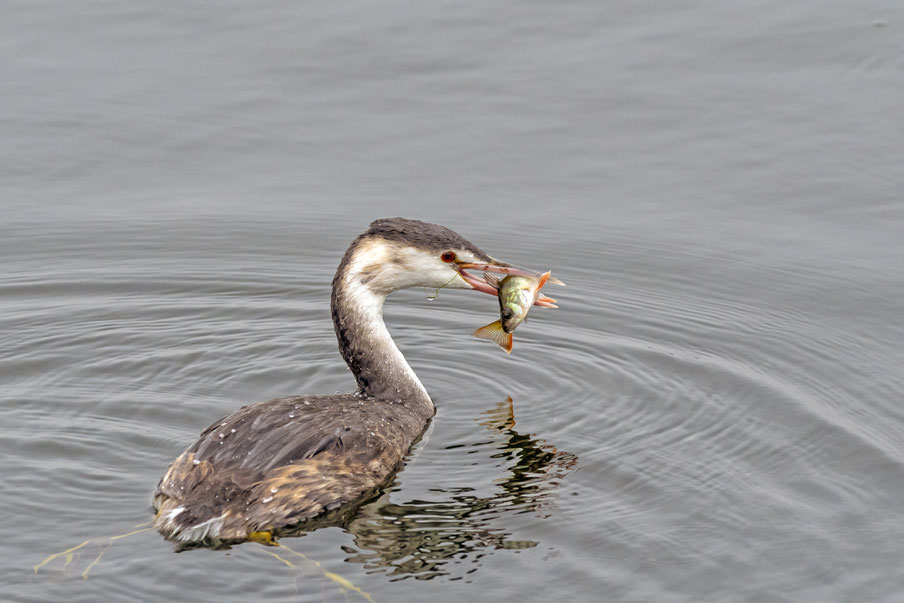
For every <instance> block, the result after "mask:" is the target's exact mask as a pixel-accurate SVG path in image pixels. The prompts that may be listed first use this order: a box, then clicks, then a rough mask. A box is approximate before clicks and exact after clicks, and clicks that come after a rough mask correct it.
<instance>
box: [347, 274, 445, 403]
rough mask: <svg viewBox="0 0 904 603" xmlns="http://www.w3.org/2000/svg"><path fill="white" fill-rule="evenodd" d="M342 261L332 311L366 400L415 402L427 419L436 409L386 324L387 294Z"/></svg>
mask: <svg viewBox="0 0 904 603" xmlns="http://www.w3.org/2000/svg"><path fill="white" fill-rule="evenodd" d="M362 280H363V279H361V278H360V275H358V274H356V273H355V271H354V270H353V269H350V267H349V263H348V262H343V263H342V264H341V265H340V266H339V270H338V271H337V272H336V277H335V278H334V279H333V294H332V298H331V304H330V307H331V310H332V314H333V326H334V327H335V329H336V337H337V338H338V339H339V352H340V353H341V354H342V358H343V359H344V360H345V363H346V364H347V365H348V368H349V369H350V370H351V371H352V374H353V375H354V376H355V380H356V381H357V382H358V388H359V390H360V392H362V393H363V394H365V395H367V396H368V397H373V398H379V399H385V400H390V401H403V402H406V403H410V402H415V403H417V404H418V406H420V407H421V408H422V409H423V410H424V412H425V414H426V415H427V416H433V413H434V407H433V402H432V401H431V400H430V396H429V395H428V394H427V390H426V389H424V386H423V385H422V384H421V381H420V379H418V377H417V375H415V374H414V371H413V370H412V368H411V366H410V365H409V364H408V362H407V361H406V360H405V357H404V356H403V355H402V352H401V351H399V348H398V347H396V344H395V342H394V341H393V340H392V336H391V335H390V334H389V331H388V330H387V329H386V325H385V324H384V322H383V302H384V301H385V300H386V294H385V293H381V292H374V291H372V290H371V289H370V288H369V287H368V286H367V284H366V283H363V282H362Z"/></svg>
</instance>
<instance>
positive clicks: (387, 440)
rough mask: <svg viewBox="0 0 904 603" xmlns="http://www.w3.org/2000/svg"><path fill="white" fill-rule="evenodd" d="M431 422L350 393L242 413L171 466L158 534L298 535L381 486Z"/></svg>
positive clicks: (283, 401)
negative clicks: (283, 532) (295, 529)
mask: <svg viewBox="0 0 904 603" xmlns="http://www.w3.org/2000/svg"><path fill="white" fill-rule="evenodd" d="M429 419H430V417H429V416H424V413H423V412H421V411H419V410H418V409H417V408H412V407H411V405H409V404H406V403H405V402H404V401H398V402H396V401H389V400H377V399H374V398H366V397H363V396H358V395H355V394H348V395H342V396H322V397H295V398H279V399H276V400H270V401H269V402H260V403H257V404H252V405H249V406H245V407H243V408H242V409H241V410H239V411H238V412H236V413H234V414H232V415H230V416H229V417H226V418H225V419H222V420H220V421H217V422H216V423H214V424H213V425H211V426H210V427H208V428H207V429H206V430H204V432H203V433H202V434H201V438H200V439H199V440H198V441H197V442H196V443H195V444H194V445H193V446H192V447H191V448H189V449H188V450H186V451H185V452H184V453H183V454H182V455H181V456H179V458H177V459H176V460H175V461H174V462H173V464H172V465H171V466H170V468H169V470H168V471H167V472H166V474H165V475H164V476H163V478H162V479H161V480H160V483H159V484H158V485H157V491H156V493H155V497H154V500H155V506H156V508H157V510H158V515H157V519H156V526H157V528H158V529H159V530H160V531H161V532H163V533H164V534H165V535H167V536H168V537H171V538H174V539H176V540H184V541H193V542H204V541H208V542H217V541H230V540H243V539H245V538H247V537H248V534H249V533H250V532H254V531H258V530H267V531H279V530H280V529H284V528H290V527H296V526H298V525H299V524H302V523H305V522H308V521H310V520H313V519H315V518H317V517H318V516H320V515H322V514H323V513H326V512H328V511H332V510H334V509H338V508H339V507H341V506H343V505H345V504H347V503H350V502H353V501H356V500H359V499H361V498H362V497H363V496H365V495H366V494H367V493H368V492H370V491H372V490H374V489H375V488H377V487H379V486H380V485H381V484H382V483H384V482H385V480H386V479H387V478H388V477H389V476H390V475H391V474H392V473H394V472H395V471H397V470H398V469H399V467H400V466H401V463H402V460H403V458H404V456H405V454H406V453H407V452H408V449H409V448H410V447H411V445H412V444H413V443H414V441H415V439H416V438H417V437H419V436H420V434H421V433H422V432H423V430H424V429H425V428H426V425H427V422H428V421H429Z"/></svg>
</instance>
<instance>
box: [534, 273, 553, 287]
mask: <svg viewBox="0 0 904 603" xmlns="http://www.w3.org/2000/svg"><path fill="white" fill-rule="evenodd" d="M550 272H551V271H550V270H547V271H546V272H544V273H543V274H541V275H540V280H539V281H537V291H539V290H540V289H542V288H543V285H545V284H546V281H548V280H549V274H550Z"/></svg>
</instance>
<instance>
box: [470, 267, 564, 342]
mask: <svg viewBox="0 0 904 603" xmlns="http://www.w3.org/2000/svg"><path fill="white" fill-rule="evenodd" d="M484 278H486V280H487V282H488V283H489V284H491V285H493V286H494V287H496V289H497V290H498V291H499V320H497V321H495V322H491V323H490V324H488V325H485V326H482V327H480V328H479V329H477V330H476V331H474V333H473V335H474V336H475V337H477V338H479V339H487V340H489V341H493V342H495V343H496V344H497V345H498V346H499V347H501V348H502V349H503V350H505V351H506V353H508V354H511V353H512V346H513V341H514V339H513V337H512V331H514V330H515V329H517V328H518V325H520V324H521V323H522V322H524V319H525V318H527V313H528V312H529V311H530V308H531V306H533V305H534V303H536V301H537V297H538V296H539V294H540V289H541V288H542V287H543V285H545V284H546V281H547V279H548V278H549V272H547V273H545V274H543V275H541V276H540V277H538V278H531V277H527V276H514V275H509V276H507V277H505V278H504V279H502V280H501V281H500V280H498V279H496V278H495V277H493V276H492V275H489V274H488V275H486V276H485V277H484ZM550 301H554V300H550Z"/></svg>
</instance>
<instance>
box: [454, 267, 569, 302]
mask: <svg viewBox="0 0 904 603" xmlns="http://www.w3.org/2000/svg"><path fill="white" fill-rule="evenodd" d="M457 269H458V274H459V276H461V278H462V280H464V281H465V282H466V283H468V284H469V285H471V288H473V289H476V290H477V291H482V292H484V293H488V294H490V295H498V294H499V291H498V290H497V289H496V287H493V286H492V285H490V284H489V283H487V282H486V281H485V280H484V279H482V278H478V277H476V276H474V275H473V274H470V273H469V272H467V270H475V271H478V272H496V273H500V274H505V275H510V274H513V275H515V276H526V277H528V278H535V279H538V278H540V277H541V276H542V273H540V272H537V271H535V270H529V269H527V268H521V267H520V266H515V265H513V264H509V263H507V262H501V261H499V260H495V259H492V258H491V261H489V262H461V263H459V264H458V266H457ZM549 282H550V283H555V284H557V285H564V284H565V283H563V282H562V281H560V280H559V279H557V278H555V277H552V276H551V277H549Z"/></svg>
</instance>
